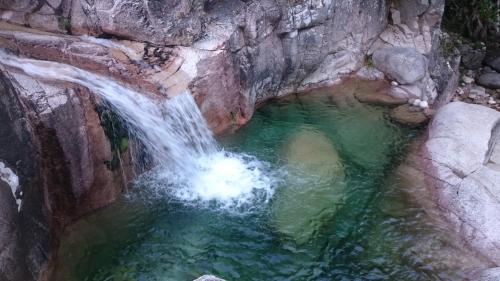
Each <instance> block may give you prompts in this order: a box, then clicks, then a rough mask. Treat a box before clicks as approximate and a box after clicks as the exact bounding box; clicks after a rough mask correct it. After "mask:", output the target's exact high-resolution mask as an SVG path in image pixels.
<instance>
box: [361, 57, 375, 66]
mask: <svg viewBox="0 0 500 281" xmlns="http://www.w3.org/2000/svg"><path fill="white" fill-rule="evenodd" d="M363 64H364V66H368V67H373V58H372V56H371V55H368V54H366V55H365V58H364V61H363Z"/></svg>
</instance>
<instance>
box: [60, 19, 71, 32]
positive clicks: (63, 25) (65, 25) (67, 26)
mask: <svg viewBox="0 0 500 281" xmlns="http://www.w3.org/2000/svg"><path fill="white" fill-rule="evenodd" d="M58 21H59V22H58V23H59V29H61V30H63V31H64V32H66V33H68V34H71V18H70V17H65V16H59V19H58Z"/></svg>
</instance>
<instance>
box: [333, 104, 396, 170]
mask: <svg viewBox="0 0 500 281" xmlns="http://www.w3.org/2000/svg"><path fill="white" fill-rule="evenodd" d="M342 110H343V111H345V112H352V111H355V112H356V113H355V114H340V115H335V116H332V117H331V119H332V123H333V124H332V125H333V126H336V127H337V131H338V136H339V138H338V141H339V145H340V146H341V147H342V150H343V151H344V153H346V156H347V157H349V158H350V160H351V161H353V162H354V163H356V164H357V165H360V166H362V167H363V168H365V169H372V170H380V169H383V166H384V165H385V164H386V163H388V161H389V160H390V151H391V148H392V145H393V144H394V141H395V136H397V134H396V131H395V130H396V128H395V127H394V126H392V125H391V124H390V123H389V122H388V121H387V120H386V119H385V118H384V114H383V111H382V110H379V109H376V108H370V107H366V106H363V105H354V106H346V107H345V108H343V109H342ZM352 116H356V118H353V117H352Z"/></svg>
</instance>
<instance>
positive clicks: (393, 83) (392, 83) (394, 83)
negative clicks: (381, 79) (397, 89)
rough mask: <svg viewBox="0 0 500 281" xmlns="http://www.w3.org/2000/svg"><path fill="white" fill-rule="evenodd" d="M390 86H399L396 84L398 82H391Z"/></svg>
mask: <svg viewBox="0 0 500 281" xmlns="http://www.w3.org/2000/svg"><path fill="white" fill-rule="evenodd" d="M391 85H392V86H398V85H399V84H398V82H396V81H391Z"/></svg>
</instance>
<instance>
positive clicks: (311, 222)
mask: <svg viewBox="0 0 500 281" xmlns="http://www.w3.org/2000/svg"><path fill="white" fill-rule="evenodd" d="M283 157H284V159H285V160H286V163H287V167H288V168H289V171H288V172H289V179H290V180H289V181H287V182H293V184H285V185H284V186H282V187H281V188H280V189H279V190H278V191H277V194H276V195H275V197H274V198H275V199H274V201H273V203H272V217H273V225H274V227H275V228H276V229H277V230H278V232H280V233H282V234H284V235H286V236H288V237H290V238H292V239H293V240H294V241H295V242H296V243H298V244H304V243H307V242H308V241H310V240H311V239H314V236H315V234H317V233H318V232H319V230H320V229H321V227H323V226H324V225H325V224H327V223H328V222H331V220H332V219H333V218H334V216H335V213H336V211H337V209H338V205H340V204H341V203H342V202H343V198H344V189H345V182H344V176H345V175H344V167H343V166H342V163H341V159H340V157H339V155H338V153H337V151H336V150H335V148H334V146H333V144H332V143H331V141H330V140H329V139H328V137H326V136H325V135H324V134H322V133H321V132H319V131H317V130H315V129H314V128H307V127H306V128H302V129H301V130H300V131H298V132H297V133H296V134H295V135H293V136H292V137H291V138H290V140H289V141H288V143H287V145H286V147H285V148H284V156H283Z"/></svg>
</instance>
